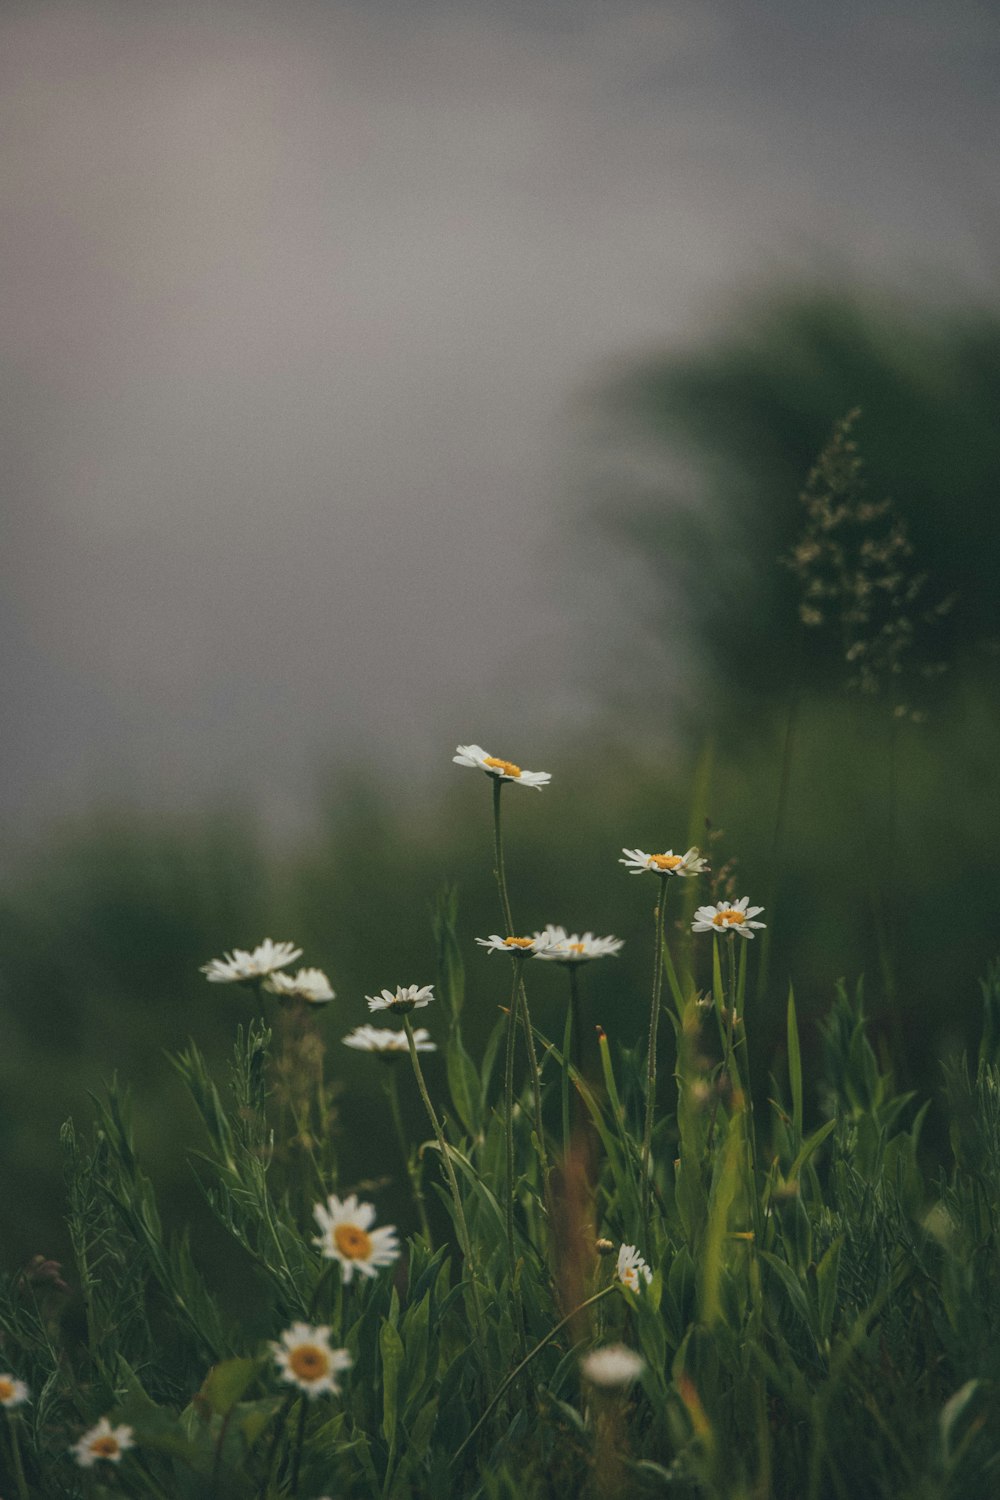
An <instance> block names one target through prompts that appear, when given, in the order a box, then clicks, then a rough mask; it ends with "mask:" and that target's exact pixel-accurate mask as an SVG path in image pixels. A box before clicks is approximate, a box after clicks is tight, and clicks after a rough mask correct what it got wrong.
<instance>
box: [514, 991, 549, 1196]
mask: <svg viewBox="0 0 1000 1500" xmlns="http://www.w3.org/2000/svg"><path fill="white" fill-rule="evenodd" d="M518 999H519V1001H520V1006H521V1025H522V1026H523V1028H524V1040H525V1043H526V1045H527V1048H528V1067H529V1068H530V1070H531V1084H532V1094H533V1098H534V1106H535V1111H534V1112H535V1136H536V1138H537V1140H538V1159H539V1164H540V1165H541V1169H542V1185H543V1187H544V1189H545V1198H546V1202H547V1201H548V1196H549V1155H548V1152H547V1151H546V1149H545V1130H544V1127H543V1125H542V1075H541V1074H540V1073H539V1071H538V1054H537V1052H536V1051H535V1034H534V1031H533V1030H532V1026H531V1015H530V1013H529V1011H528V996H527V994H526V993H525V989H524V980H523V979H521V981H520V983H519V985H518Z"/></svg>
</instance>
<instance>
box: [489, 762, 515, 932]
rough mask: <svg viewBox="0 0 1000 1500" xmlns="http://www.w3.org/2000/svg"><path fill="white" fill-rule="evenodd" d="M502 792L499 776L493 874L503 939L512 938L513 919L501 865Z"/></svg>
mask: <svg viewBox="0 0 1000 1500" xmlns="http://www.w3.org/2000/svg"><path fill="white" fill-rule="evenodd" d="M502 791H503V782H502V781H501V780H500V777H499V776H495V777H494V778H493V857H494V861H495V863H494V869H493V873H494V874H495V875H496V879H497V889H498V891H499V892H500V909H501V911H502V912H503V919H504V922H505V923H506V926H507V931H506V932H505V934H504V936H505V937H513V936H514V918H513V917H512V916H511V913H510V897H509V896H508V894H507V876H506V873H505V871H504V863H503V834H502V832H501V829H500V794H501V792H502Z"/></svg>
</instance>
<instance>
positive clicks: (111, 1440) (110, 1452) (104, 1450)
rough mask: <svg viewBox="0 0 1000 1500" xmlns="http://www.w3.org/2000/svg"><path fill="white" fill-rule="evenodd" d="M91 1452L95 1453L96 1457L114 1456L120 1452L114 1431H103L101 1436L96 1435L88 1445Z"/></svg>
mask: <svg viewBox="0 0 1000 1500" xmlns="http://www.w3.org/2000/svg"><path fill="white" fill-rule="evenodd" d="M90 1451H91V1453H96V1454H97V1457H98V1458H115V1457H117V1455H118V1454H119V1453H120V1452H121V1449H120V1448H119V1446H118V1439H117V1438H116V1437H115V1435H114V1433H111V1432H108V1433H105V1435H104V1436H103V1437H97V1438H95V1439H94V1441H93V1442H92V1443H91V1445H90Z"/></svg>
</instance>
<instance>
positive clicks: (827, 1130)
mask: <svg viewBox="0 0 1000 1500" xmlns="http://www.w3.org/2000/svg"><path fill="white" fill-rule="evenodd" d="M836 1126H837V1122H836V1120H827V1122H826V1124H825V1125H821V1126H820V1127H819V1129H818V1130H814V1131H813V1133H812V1135H811V1136H810V1137H809V1139H808V1140H807V1141H803V1143H802V1149H801V1151H800V1152H799V1154H798V1156H797V1157H796V1158H795V1160H794V1161H793V1162H792V1170H791V1171H790V1172H789V1174H788V1180H789V1182H794V1181H795V1179H796V1178H797V1177H798V1175H799V1173H800V1172H801V1171H802V1168H803V1167H804V1166H805V1164H806V1162H807V1161H808V1160H809V1158H810V1156H812V1155H813V1153H814V1152H815V1151H817V1150H818V1149H819V1147H820V1146H822V1144H823V1142H824V1141H825V1140H826V1138H827V1136H828V1135H830V1134H831V1132H832V1131H833V1130H835V1129H836Z"/></svg>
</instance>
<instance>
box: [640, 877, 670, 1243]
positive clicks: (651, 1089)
mask: <svg viewBox="0 0 1000 1500" xmlns="http://www.w3.org/2000/svg"><path fill="white" fill-rule="evenodd" d="M666 905H667V876H665V875H661V876H660V899H659V901H658V902H657V903H656V948H655V952H654V954H653V998H652V1002H651V1004H650V1008H649V1055H648V1057H647V1059H646V1121H645V1124H644V1126H643V1131H642V1216H643V1219H644V1220H645V1221H646V1230H647V1237H648V1231H649V1170H650V1167H649V1157H650V1152H651V1150H652V1146H653V1117H654V1115H655V1113H656V1032H657V1027H658V1025H659V1020H660V991H661V990H662V988H663V920H664V912H665V910H666Z"/></svg>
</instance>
